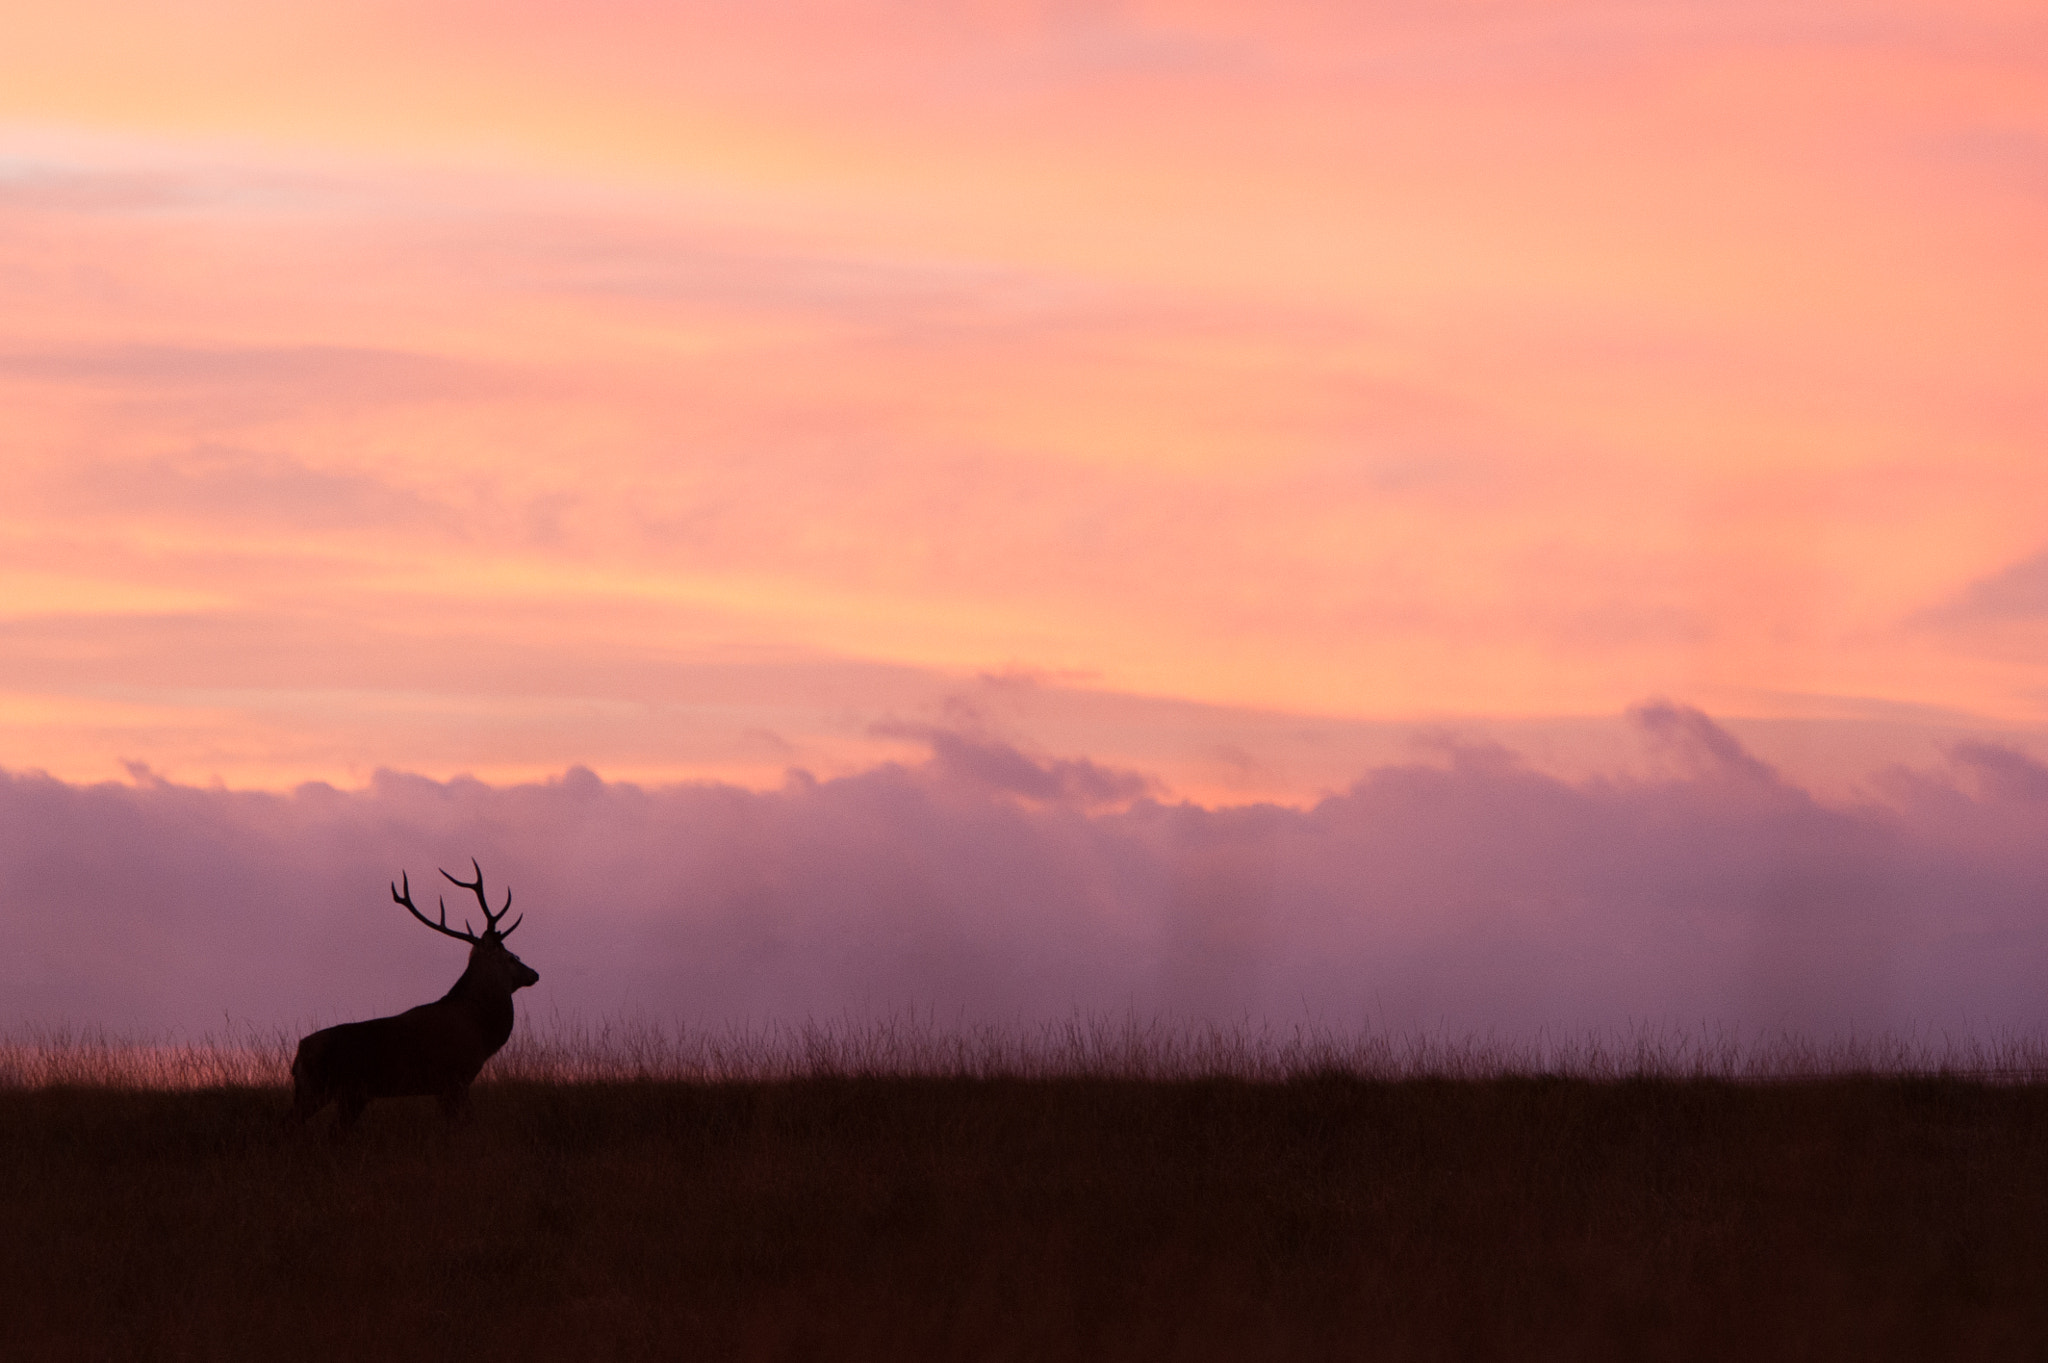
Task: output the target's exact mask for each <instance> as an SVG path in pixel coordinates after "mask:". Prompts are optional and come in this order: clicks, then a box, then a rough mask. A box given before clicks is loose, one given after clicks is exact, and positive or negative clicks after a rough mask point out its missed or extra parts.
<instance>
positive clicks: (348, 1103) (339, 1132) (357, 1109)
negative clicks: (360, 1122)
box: [334, 1093, 370, 1140]
mask: <svg viewBox="0 0 2048 1363" xmlns="http://www.w3.org/2000/svg"><path fill="white" fill-rule="evenodd" d="M369 1105H370V1098H369V1095H368V1094H365V1093H345V1094H343V1095H342V1096H341V1097H340V1099H339V1100H337V1103H336V1107H337V1109H338V1112H337V1115H336V1117H335V1119H334V1135H335V1139H337V1140H339V1139H340V1138H341V1137H343V1136H346V1135H347V1134H348V1133H349V1132H350V1131H352V1130H354V1129H355V1124H356V1119H357V1118H358V1117H360V1116H362V1115H363V1109H364V1108H366V1107H368V1106H369Z"/></svg>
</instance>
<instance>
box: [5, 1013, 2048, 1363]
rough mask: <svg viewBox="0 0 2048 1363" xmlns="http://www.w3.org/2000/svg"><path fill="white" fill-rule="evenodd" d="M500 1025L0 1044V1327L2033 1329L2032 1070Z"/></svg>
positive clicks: (900, 1342)
mask: <svg viewBox="0 0 2048 1363" xmlns="http://www.w3.org/2000/svg"><path fill="white" fill-rule="evenodd" d="M899 1040H900V1038H899ZM883 1041H886V1038H883ZM46 1049H47V1048H46ZM1227 1049H1228V1048H1227V1046H1226V1047H1225V1048H1224V1051H1226V1052H1227ZM797 1050H798V1051H799V1052H800V1050H801V1047H800V1046H799V1047H798V1048H797ZM1199 1050H1200V1046H1196V1047H1194V1048H1192V1049H1191V1050H1190V1051H1188V1052H1187V1053H1184V1054H1183V1055H1182V1056H1181V1059H1180V1062H1179V1063H1181V1064H1182V1066H1183V1068H1184V1069H1185V1068H1187V1066H1188V1064H1189V1063H1190V1058H1191V1057H1194V1058H1199V1057H1198V1056H1196V1055H1195V1053H1196V1052H1198V1051H1199ZM870 1052H871V1053H870V1054H869V1055H868V1058H869V1059H870V1060H878V1059H883V1058H886V1054H885V1052H886V1047H885V1046H884V1045H882V1044H881V1043H880V1042H877V1043H874V1044H873V1045H871V1046H870ZM111 1053H112V1052H111V1051H103V1052H102V1054H101V1060H100V1062H99V1063H101V1065H102V1066H103V1069H102V1071H101V1072H102V1073H103V1074H112V1071H110V1070H106V1069H105V1068H104V1067H105V1066H106V1065H107V1064H108V1062H107V1060H106V1056H107V1055H109V1054H111ZM91 1054H92V1053H91V1052H90V1048H87V1049H86V1050H84V1051H82V1052H74V1063H75V1065H76V1066H78V1067H80V1068H79V1072H77V1073H74V1074H73V1075H72V1076H71V1078H72V1079H73V1080H74V1081H76V1080H77V1079H78V1078H79V1077H80V1074H81V1073H87V1072H89V1071H90V1067H91V1063H92V1061H91ZM849 1054H850V1053H848V1052H844V1051H842V1052H840V1053H838V1057H837V1058H838V1061H840V1062H844V1061H846V1060H847V1059H848V1058H849ZM1152 1054H1153V1057H1154V1059H1155V1060H1157V1059H1159V1056H1158V1054H1157V1052H1156V1051H1155V1052H1153V1053H1152ZM1244 1055H1245V1053H1243V1052H1241V1053H1240V1056H1239V1059H1240V1060H1241V1061H1242V1060H1243V1059H1244ZM646 1058H647V1057H646V1055H645V1054H643V1056H642V1060H643V1062H644V1061H645V1060H646ZM682 1058H685V1059H686V1058H687V1057H682ZM742 1058H743V1057H742ZM913 1058H914V1057H913ZM940 1058H943V1057H940ZM960 1058H961V1057H960V1056H958V1055H956V1056H955V1059H956V1060H958V1059H960ZM983 1058H984V1060H986V1059H987V1058H988V1057H987V1056H986V1055H985V1054H984V1057H983ZM1012 1058H1013V1059H1014V1058H1015V1057H1012ZM1102 1058H1103V1057H1102V1056H1098V1059H1102ZM1127 1058H1128V1057H1127ZM1253 1058H1254V1059H1256V1056H1255V1055H1254V1057H1253ZM1396 1058H1398V1057H1396ZM1412 1058H1414V1057H1412V1056H1411V1059H1412ZM259 1059H260V1057H259ZM273 1059H274V1057H273ZM519 1059H520V1056H519V1054H518V1053H517V1052H515V1053H513V1054H512V1055H509V1056H508V1057H507V1060H508V1064H507V1065H506V1066H505V1067H504V1073H505V1074H506V1075H507V1076H508V1077H504V1078H501V1079H499V1080H498V1081H496V1082H493V1083H488V1084H484V1085H480V1086H479V1088H478V1090H477V1099H476V1109H475V1113H474V1117H473V1119H472V1120H471V1121H470V1122H469V1123H468V1124H467V1125H464V1126H460V1127H456V1128H450V1127H448V1126H446V1125H444V1123H443V1122H442V1119H441V1117H440V1114H439V1113H438V1111H437V1110H436V1109H435V1108H434V1106H433V1105H432V1104H431V1103H427V1102H387V1103H380V1104H377V1105H375V1106H373V1107H372V1109H371V1110H370V1113H369V1115H368V1116H367V1117H366V1118H365V1120H364V1123H363V1126H362V1128H361V1130H360V1131H359V1132H358V1133H357V1135H356V1137H355V1138H354V1139H352V1140H350V1141H348V1142H341V1143H337V1142H335V1141H332V1140H329V1139H327V1138H326V1136H325V1134H324V1133H321V1132H317V1131H316V1132H308V1133H300V1134H297V1135H292V1134H287V1133H285V1132H284V1131H282V1130H281V1129H280V1128H279V1124H278V1118H279V1116H280V1115H281V1113H282V1111H283V1108H284V1105H285V1098H284V1094H283V1092H282V1090H281V1089H279V1088H276V1087H271V1086H264V1085H257V1084H247V1085H242V1086H228V1087H219V1086H216V1087H205V1086H198V1087H191V1086H187V1087H178V1086H175V1085H169V1084H165V1085H160V1086H158V1087H155V1088H149V1087H136V1086H133V1085H132V1084H131V1083H111V1082H99V1083H85V1082H57V1083H47V1082H45V1083H25V1082H22V1081H21V1073H22V1072H21V1068H20V1066H21V1057H20V1055H19V1054H17V1055H16V1066H17V1072H16V1082H15V1084H14V1086H12V1087H4V1088H0V1227H4V1228H5V1234H4V1235H0V1307H4V1310H0V1357H5V1358H10V1359H11V1358H22V1359H235V1358H265V1359H268V1358H275V1359H300V1358H303V1359H327V1358H350V1359H362V1358H379V1359H382V1358H392V1359H413V1358H419V1359H430V1358H431V1359H444V1358H456V1357H478V1358H483V1357H488V1358H498V1359H522V1358H568V1359H583V1358H596V1359H606V1358H622V1359H632V1358H706V1359H728V1358H730V1359H785V1358H786V1359H808V1358H818V1359H865V1358H895V1359H900V1358H939V1359H1019V1360H1023V1359H1061V1358H1103V1359H1125V1358H1141V1359H1142V1358H1176V1359H1206V1358H1219V1359H1260V1358H1276V1359H1277V1358H1289V1359H1295V1358H1388V1359H1406V1358H1472V1357H1494V1358H1589V1357H1626V1358H1744V1359H1749V1358H1760V1359H1769V1358H1805V1359H1810V1358H1838V1357H1839V1358H1852V1357H1853V1358H1857V1359H1883V1358H1913V1359H1925V1358H1931V1357H1941V1358H2014V1357H2023V1356H2030V1355H2036V1354H2038V1353H2039V1352H2040V1350H2041V1348H2042V1346H2043V1342H2044V1341H2048V1292H2044V1291H2043V1289H2042V1287H2041V1284H2042V1283H2043V1282H2044V1281H2048V1087H2044V1086H2041V1085H2037V1084H2032V1083H1989V1082H1984V1081H1982V1080H1977V1079H1968V1078H1958V1077H1932V1078H1930V1077H1901V1076H1897V1075H1892V1076H1885V1075H1869V1074H1865V1075H1860V1076H1834V1077H1830V1076H1827V1075H1824V1074H1812V1075H1806V1076H1803V1077H1802V1076H1800V1075H1797V1074H1793V1075H1789V1076H1787V1075H1780V1076H1778V1077H1777V1078H1774V1079H1771V1080H1769V1081H1761V1080H1754V1079H1749V1080H1731V1079H1728V1078H1722V1077H1711V1076H1709V1077H1688V1076H1686V1075H1683V1074H1678V1075H1663V1076H1656V1075H1652V1076H1649V1077H1635V1078H1613V1077H1607V1078H1602V1077H1542V1076H1532V1075H1514V1074H1507V1073H1495V1074H1491V1075H1488V1074H1485V1073H1475V1074H1473V1075H1470V1076H1469V1077H1462V1078H1445V1077H1428V1076H1425V1075H1419V1074H1408V1075H1406V1076H1405V1077H1404V1076H1401V1075H1394V1076H1387V1075H1369V1074H1359V1073H1350V1074H1345V1073H1337V1072H1325V1073H1321V1074H1318V1073H1313V1072H1306V1071H1298V1072H1294V1073H1291V1074H1288V1073H1282V1074H1279V1075H1278V1076H1277V1077H1265V1078H1246V1077H1242V1076H1236V1077H1233V1076H1231V1075H1228V1074H1224V1073H1210V1074H1208V1075H1202V1074H1199V1073H1183V1074H1181V1075H1179V1076H1175V1075H1173V1074H1153V1075H1151V1076H1149V1077H1148V1076H1144V1075H1138V1076H1133V1075H1132V1074H1129V1073H1114V1072H1097V1073H1093V1074H1087V1073H1082V1074H1074V1075H1067V1076H1062V1075H1060V1074H1058V1073H1053V1072H1049V1071H1043V1070H1042V1071H1041V1072H1036V1073H1030V1074H1010V1075H1007V1076H1006V1075H1004V1074H1003V1073H1001V1072H1000V1067H999V1066H995V1065H993V1064H986V1065H984V1066H983V1071H984V1072H976V1073H963V1072H960V1071H961V1070H963V1069H968V1068H971V1067H970V1066H964V1065H957V1064H956V1065H955V1066H954V1072H952V1073H946V1072H936V1073H923V1074H909V1075H897V1076H891V1075H890V1074H888V1073H885V1072H883V1070H882V1068H881V1067H880V1066H878V1065H871V1066H869V1067H868V1068H867V1070H866V1071H864V1072H863V1071H861V1069H860V1067H858V1066H851V1065H847V1064H844V1063H840V1064H839V1065H838V1066H837V1068H836V1069H835V1067H834V1065H833V1064H830V1063H822V1062H821V1059H820V1055H819V1054H818V1053H817V1052H816V1050H815V1048H814V1053H813V1055H812V1064H811V1067H810V1069H809V1070H808V1071H807V1072H802V1073H794V1074H787V1075H783V1076H780V1077H777V1076H774V1075H765V1074H756V1075H753V1076H752V1077H749V1076H746V1075H744V1074H742V1075H739V1076H737V1077H734V1076H732V1075H728V1076H727V1077H724V1078H721V1079H717V1080H702V1079H700V1080H697V1081H688V1080H684V1079H678V1078H674V1077H667V1078H642V1079H637V1080H618V1079H611V1080H606V1079H603V1078H591V1077H589V1075H588V1074H586V1075H585V1076H584V1077H583V1078H581V1079H579V1078H577V1077H576V1075H575V1074H574V1073H571V1072H569V1071H568V1070H566V1069H564V1068H563V1067H564V1066H565V1065H566V1063H567V1061H566V1059H565V1053H564V1052H562V1051H560V1050H559V1049H558V1050H557V1051H555V1052H554V1053H552V1059H550V1053H548V1052H547V1051H546V1048H545V1047H532V1046H529V1047H528V1050H527V1053H526V1057H525V1063H526V1064H527V1067H528V1069H527V1077H524V1078H522V1077H518V1076H519V1074H520V1068H519V1065H518V1064H517V1063H510V1062H517V1061H518V1060H519ZM614 1059H615V1060H616V1059H617V1057H616V1056H615V1057H614ZM669 1059H670V1060H671V1061H674V1060H677V1059H678V1055H677V1054H671V1055H670V1056H669ZM716 1059H717V1057H716V1056H714V1055H711V1054H710V1053H709V1052H706V1053H700V1054H699V1055H697V1057H696V1062H697V1063H700V1064H701V1063H706V1062H707V1061H708V1060H716ZM725 1059H726V1063H727V1066H728V1068H729V1069H731V1068H739V1066H738V1065H737V1061H736V1060H735V1059H734V1056H733V1055H731V1054H728V1055H727V1056H726V1057H725ZM783 1059H784V1060H785V1061H788V1060H790V1059H791V1055H790V1054H785V1055H784V1056H783ZM824 1059H825V1060H830V1059H831V1057H830V1056H825V1057H824ZM924 1059H925V1060H926V1061H927V1062H929V1061H931V1060H932V1059H933V1057H932V1056H930V1055H927V1056H925V1057H924ZM1074 1059H1075V1057H1074V1056H1072V1055H1069V1056H1068V1060H1069V1061H1070V1062H1071V1061H1073V1060H1074ZM1210 1059H1211V1060H1212V1061H1213V1060H1216V1059H1217V1055H1216V1054H1211V1055H1210ZM1439 1059H1442V1057H1441V1056H1440V1057H1439ZM1468 1059H1469V1053H1468ZM188 1061H189V1057H188ZM543 1062H546V1063H543ZM548 1064H552V1065H554V1066H555V1069H554V1070H549V1069H548V1068H547V1065H548ZM643 1067H644V1066H643ZM905 1068H912V1069H915V1068H919V1066H917V1065H908V1066H905ZM922 1068H924V1069H926V1070H928V1071H929V1070H935V1069H936V1070H939V1071H943V1070H944V1069H945V1066H943V1065H933V1064H930V1063H926V1064H924V1065H923V1066H922ZM1113 1068H1114V1067H1113V1066H1109V1065H1107V1064H1105V1065H1101V1066H1099V1067H1098V1069H1099V1070H1102V1071H1108V1070H1111V1069H1113ZM1155 1068H1157V1069H1165V1068H1169V1067H1167V1066H1165V1065H1158V1066H1155ZM1212 1068H1214V1069H1219V1070H1220V1069H1223V1068H1227V1066H1223V1065H1221V1064H1220V1063H1219V1064H1217V1065H1214V1066H1212ZM1477 1068H1479V1069H1483V1068H1484V1067H1483V1066H1480V1067H1477ZM1794 1068H1796V1066H1795V1067H1794ZM602 1069H603V1067H602V1066H597V1067H594V1069H593V1071H592V1072H593V1073H601V1072H602ZM46 1077H47V1076H46ZM129 1077H130V1079H132V1076H129Z"/></svg>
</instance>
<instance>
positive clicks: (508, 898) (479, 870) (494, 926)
mask: <svg viewBox="0 0 2048 1363" xmlns="http://www.w3.org/2000/svg"><path fill="white" fill-rule="evenodd" d="M469 869H470V870H472V871H475V872H476V879H475V880H474V881H469V880H457V879H456V878H455V877H454V876H449V875H448V873H447V872H446V871H443V872H441V874H442V875H444V876H448V883H449V884H451V885H460V886H461V887H462V888H463V889H465V890H475V891H476V902H477V903H478V904H479V905H481V906H482V908H483V911H484V936H486V937H488V936H490V935H491V934H492V933H494V932H495V933H497V934H498V936H499V937H500V938H505V937H510V936H511V935H512V928H516V927H518V926H519V925H520V924H521V923H524V922H525V921H526V915H525V914H523V913H522V914H520V915H519V916H518V917H517V918H515V919H513V920H512V927H511V928H506V929H504V930H503V931H502V932H501V931H499V929H498V920H499V919H501V918H503V917H504V916H505V915H506V914H508V913H510V912H512V888H511V887H510V886H509V885H508V886H506V887H505V907H504V908H502V909H499V910H498V911H497V912H496V913H492V912H491V901H490V900H488V899H486V898H484V868H483V867H481V866H479V865H477V864H476V858H475V857H471V858H470V859H469ZM442 916H443V917H444V918H445V917H446V916H447V910H446V909H443V910H442ZM462 926H464V927H465V928H466V927H468V926H469V920H468V919H464V920H463V923H462ZM469 940H470V941H472V942H474V941H476V940H477V939H476V938H474V937H472V938H470V939H469Z"/></svg>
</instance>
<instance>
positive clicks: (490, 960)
mask: <svg viewBox="0 0 2048 1363" xmlns="http://www.w3.org/2000/svg"><path fill="white" fill-rule="evenodd" d="M469 869H470V870H471V871H473V872H475V873H476V879H475V880H473V881H472V880H461V879H458V878H457V877H455V876H452V875H448V872H447V871H445V870H443V871H442V872H441V874H442V875H444V876H447V878H448V882H449V883H450V884H452V885H459V886H461V887H462V888H463V889H465V890H473V891H475V892H476V902H477V906H478V907H479V908H481V909H482V910H483V915H484V930H483V931H482V932H481V933H479V932H477V931H475V930H474V929H472V928H471V927H470V926H469V920H468V919H467V918H465V919H463V920H462V927H461V928H460V929H457V928H451V927H449V926H448V901H447V900H445V899H442V898H441V897H440V896H438V895H437V896H435V899H436V902H437V903H438V904H439V905H440V910H441V921H440V922H438V923H437V922H435V921H434V920H433V919H431V918H429V917H427V916H426V915H425V914H423V913H421V912H420V911H419V909H418V908H417V907H415V906H414V904H413V902H412V880H411V879H410V878H409V877H408V876H407V875H406V874H405V873H404V872H403V871H401V872H399V881H400V883H401V884H402V885H403V886H404V888H403V889H401V888H400V887H399V886H398V885H393V886H392V887H391V898H392V899H393V900H394V901H396V902H397V903H400V904H403V905H404V906H405V909H406V912H408V913H410V914H411V915H412V916H413V917H415V918H417V919H419V920H420V921H421V922H422V923H425V924H426V925H427V926H428V927H430V928H432V929H433V930H434V931H435V932H439V933H444V934H446V935H447V936H449V937H453V938H455V939H456V940H457V941H461V942H467V943H469V948H470V949H469V969H468V971H466V972H464V973H465V977H466V978H467V977H471V976H474V977H476V978H477V982H478V983H488V984H490V985H493V986H496V987H498V988H502V989H503V990H504V991H505V993H506V994H508V995H509V994H510V993H511V992H512V991H513V990H515V989H523V988H525V987H526V986H527V985H529V984H538V983H539V982H540V973H539V972H538V971H536V970H534V969H533V968H532V967H531V966H529V965H527V964H526V962H524V961H522V960H520V959H519V958H518V957H517V956H514V955H513V954H512V952H511V950H510V949H509V948H508V947H507V946H506V945H505V939H506V938H507V937H510V936H511V935H512V933H513V930H514V929H516V928H517V927H518V926H519V925H520V924H521V923H524V922H525V921H526V915H525V914H521V915H519V917H517V918H515V919H513V920H512V926H511V927H509V928H500V927H499V926H498V924H499V923H500V922H502V921H503V920H504V917H505V915H506V914H508V913H510V912H512V891H511V890H510V889H509V888H508V889H507V890H506V891H505V906H504V907H503V908H501V909H499V910H498V911H497V912H496V913H492V912H491V901H490V900H489V899H487V898H486V897H485V896H484V869H483V867H482V866H479V865H478V864H477V860H476V858H475V857H471V858H470V859H469Z"/></svg>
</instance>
